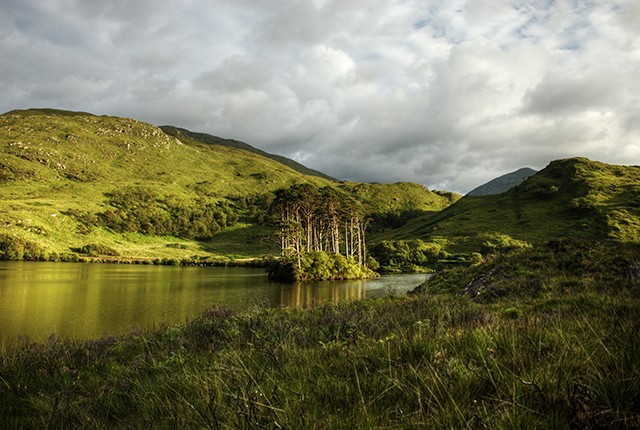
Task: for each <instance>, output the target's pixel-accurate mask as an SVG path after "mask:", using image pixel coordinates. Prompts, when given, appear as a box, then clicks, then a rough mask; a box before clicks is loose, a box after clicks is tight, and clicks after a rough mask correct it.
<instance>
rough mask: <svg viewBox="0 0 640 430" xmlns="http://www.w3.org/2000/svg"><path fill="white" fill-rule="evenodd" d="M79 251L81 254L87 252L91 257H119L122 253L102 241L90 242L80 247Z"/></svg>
mask: <svg viewBox="0 0 640 430" xmlns="http://www.w3.org/2000/svg"><path fill="white" fill-rule="evenodd" d="M77 252H79V253H80V254H87V255H89V256H91V257H97V256H98V255H110V256H114V257H117V256H119V255H120V253H119V252H118V251H116V250H115V249H113V248H111V247H108V246H107V245H103V244H100V243H90V244H88V245H85V246H83V247H82V248H79V249H78V250H77Z"/></svg>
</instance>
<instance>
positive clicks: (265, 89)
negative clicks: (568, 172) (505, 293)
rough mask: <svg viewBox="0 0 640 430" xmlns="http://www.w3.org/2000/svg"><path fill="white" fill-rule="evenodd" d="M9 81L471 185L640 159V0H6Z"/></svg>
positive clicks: (291, 151)
mask: <svg viewBox="0 0 640 430" xmlns="http://www.w3.org/2000/svg"><path fill="white" fill-rule="evenodd" d="M0 94H1V95H2V96H1V97H0V111H1V112H7V111H10V110H13V109H26V108H36V107H47V108H58V109H67V110H73V111H85V112H90V113H93V114H96V115H113V116H123V117H129V118H135V119H137V120H140V121H145V122H149V123H151V124H154V125H174V126H178V127H183V128H187V129H189V130H191V131H196V132H204V133H209V134H213V135H216V136H221V137H225V138H229V139H236V140H241V141H244V142H246V143H249V144H250V145H252V146H254V147H256V148H259V149H262V150H264V151H267V152H270V153H274V154H279V155H284V156H286V157H289V158H292V159H294V160H296V161H298V162H300V163H302V164H304V165H306V166H307V167H310V168H313V169H316V170H319V171H321V172H323V173H326V174H328V175H331V176H333V177H335V178H338V179H341V180H352V181H359V182H399V181H409V182H416V183H420V184H423V185H425V186H427V187H428V188H429V189H437V190H446V191H453V192H457V193H460V194H465V193H466V192H468V191H470V190H471V189H473V188H475V187H477V186H478V185H481V184H483V183H485V182H487V181H489V180H491V179H494V178H495V177H497V176H501V175H503V174H505V173H509V172H512V171H515V170H517V169H519V168H521V167H531V168H534V169H536V170H539V169H542V168H544V167H545V166H546V165H548V164H549V162H551V161H552V160H555V159H560V158H568V157H575V156H582V157H587V158H589V159H591V160H595V161H602V162H605V163H611V164H623V165H635V164H640V2H639V1H637V0H619V1H618V0H529V1H521V0H513V1H511V0H375V1H371V0H369V1H365V0H268V1H267V0H229V1H223V0H0Z"/></svg>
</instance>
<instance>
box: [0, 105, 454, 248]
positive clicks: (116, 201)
mask: <svg viewBox="0 0 640 430" xmlns="http://www.w3.org/2000/svg"><path fill="white" fill-rule="evenodd" d="M167 132H169V133H170V134H167V133H165V131H163V130H162V129H161V128H159V127H155V126H153V125H150V124H146V123H143V122H139V121H136V120H134V119H128V118H118V117H110V116H95V115H92V114H89V113H83V112H68V111H58V110H51V109H30V110H23V111H12V112H8V113H6V114H4V115H0V189H1V190H2V200H0V225H2V230H0V235H4V236H3V237H10V238H15V239H11V240H14V241H15V240H19V241H26V242H30V243H35V244H36V245H37V247H38V248H40V249H42V250H44V251H46V252H54V253H57V254H62V253H68V252H70V251H74V250H76V251H77V250H82V249H87V248H86V247H87V246H88V245H91V247H90V248H91V249H98V248H99V249H101V250H102V251H108V252H109V253H112V254H119V255H121V256H127V257H145V258H160V257H162V258H188V257H192V256H205V257H206V256H227V257H256V256H261V255H266V254H272V253H276V252H277V251H278V249H277V246H276V243H275V241H273V240H270V237H271V235H272V232H273V230H272V229H271V228H269V227H268V226H267V225H265V223H264V222H263V221H264V214H265V212H266V209H267V208H268V205H269V202H270V199H272V198H273V192H274V191H275V190H278V189H281V188H288V187H291V186H293V185H295V184H300V183H310V184H313V185H315V186H318V187H324V186H331V187H339V188H341V189H342V190H343V191H345V192H348V193H360V194H361V196H360V198H361V201H362V202H363V203H364V204H365V206H366V207H367V208H369V210H370V211H373V210H375V211H377V212H379V213H382V214H385V213H393V214H398V213H405V212H406V211H408V210H418V211H424V212H432V211H434V210H440V209H441V208H443V207H446V206H447V205H448V204H450V203H451V202H452V201H454V200H455V196H454V195H449V194H446V193H443V194H437V193H433V192H431V191H429V190H427V189H426V188H425V187H423V186H421V185H418V184H377V185H370V184H367V185H360V184H355V183H345V182H337V181H333V180H329V179H326V178H323V177H320V176H317V175H312V174H304V173H301V172H300V171H297V170H294V169H293V168H291V167H289V166H287V165H285V164H282V163H281V162H279V161H276V160H274V159H272V158H268V157H265V156H262V155H260V154H259V153H256V151H248V150H245V149H240V148H236V147H232V146H230V145H222V144H211V143H212V141H213V140H215V138H213V137H209V138H207V139H209V140H211V141H208V142H205V141H204V140H198V139H194V138H193V137H192V136H195V137H198V138H199V139H205V138H204V137H202V136H203V135H200V134H191V133H186V132H182V131H180V130H178V129H175V128H171V129H169V128H167ZM227 143H228V141H227ZM237 146H242V145H240V144H239V143H238V145H237ZM361 188H364V189H367V190H368V191H367V192H366V193H361V192H360V191H358V190H360V189H361ZM7 240H9V239H7ZM21 243H22V242H21ZM96 244H99V245H101V246H103V247H102V248H101V247H97V248H96V247H95V246H94V245H96ZM23 245H25V244H22V245H20V246H23ZM105 247H106V248H105ZM99 253H104V252H99ZM5 257H6V256H5ZM0 258H2V256H0Z"/></svg>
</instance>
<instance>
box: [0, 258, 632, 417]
mask: <svg viewBox="0 0 640 430" xmlns="http://www.w3.org/2000/svg"><path fill="white" fill-rule="evenodd" d="M587 251H589V250H587ZM577 252H578V251H577V249H574V248H572V249H571V250H568V251H566V253H570V254H572V255H573V257H574V258H575V257H576V255H577ZM589 252H591V254H590V256H591V257H595V256H596V255H595V254H596V253H599V255H600V256H601V257H602V259H601V261H602V264H603V265H605V264H606V267H608V269H609V272H608V274H607V275H606V276H605V275H604V274H603V275H602V276H600V277H599V275H597V273H598V272H593V273H591V272H584V271H583V270H580V268H577V269H575V270H574V269H567V268H566V267H564V263H563V262H566V261H568V260H569V256H568V255H567V256H565V257H564V258H560V257H561V256H560V255H558V253H557V252H553V251H550V250H549V249H546V253H547V256H546V257H543V256H542V253H541V251H540V250H525V251H520V252H519V253H518V254H516V255H513V256H510V257H505V258H498V259H496V260H493V261H491V262H489V263H486V264H485V265H483V266H478V267H475V268H472V269H469V270H467V271H456V272H455V273H450V274H449V277H448V282H447V286H448V288H449V291H448V292H423V293H421V294H416V295H413V296H410V297H386V298H381V299H375V300H366V301H357V302H351V303H341V304H338V305H335V304H328V305H322V306H318V307H314V308H311V309H307V310H301V309H293V308H255V309H252V310H250V311H248V312H245V313H241V314H239V313H236V312H234V311H232V310H231V309H227V308H216V309H212V310H210V311H208V312H206V313H205V314H203V315H202V316H201V318H199V319H197V320H194V321H191V322H189V323H184V324H181V325H175V326H161V327H156V328H149V329H146V330H132V331H130V332H129V333H128V334H126V335H123V336H120V337H104V338H100V339H96V340H87V341H84V342H82V341H62V340H59V339H56V338H51V339H50V340H49V342H48V343H45V344H34V343H31V342H29V341H28V340H27V339H21V340H20V341H19V342H17V343H16V345H14V346H13V348H10V349H9V351H8V352H6V353H5V354H3V355H2V356H1V361H0V378H1V379H0V417H1V418H2V421H3V422H4V423H5V427H6V428H76V427H83V428H147V427H150V428H212V429H218V428H219V429H223V428H254V429H257V428H451V429H465V428H509V429H512V428H620V429H625V428H639V427H640V336H639V335H640V333H639V331H640V300H639V294H638V281H637V280H633V279H629V278H628V277H626V276H625V274H624V271H622V272H619V271H618V270H617V269H616V268H615V265H616V264H620V261H619V260H620V259H622V260H624V259H626V258H628V257H629V255H631V254H628V253H626V251H624V252H622V251H621V252H617V251H616V252H614V251H611V250H609V249H607V248H606V247H597V249H595V250H591V251H589ZM525 267H528V270H523V269H524V268H525ZM604 267H605V266H601V267H599V269H603V268H604ZM494 268H498V269H499V270H494V271H493V272H492V273H493V274H494V275H492V276H489V277H488V278H489V280H488V281H487V287H486V288H487V290H485V291H491V288H493V287H496V285H497V286H499V288H498V287H496V289H495V290H493V291H501V294H500V295H498V294H494V295H490V294H484V295H483V294H480V295H478V296H476V298H475V299H471V298H470V296H469V295H461V294H457V292H459V291H460V290H463V288H464V286H465V285H466V284H467V283H468V282H469V279H476V278H478V274H479V273H486V271H487V270H491V269H494ZM516 269H518V270H516ZM496 273H501V275H495V274H496ZM531 273H545V275H544V278H543V280H542V282H541V284H540V285H539V286H538V288H539V291H538V292H535V291H533V290H529V291H525V292H521V291H520V290H519V289H518V288H515V289H514V290H513V291H510V290H508V285H513V286H516V287H517V286H518V285H526V284H527V283H530V279H529V278H530V277H531ZM506 278H509V279H511V282H509V283H508V282H506V280H505V279H506ZM434 282H435V283H434V286H439V288H440V289H441V290H444V287H443V284H442V283H440V284H438V282H441V281H434ZM567 283H568V284H569V285H571V288H573V289H574V290H576V291H574V292H571V293H568V292H567V290H566V285H567ZM536 285H538V284H536ZM548 285H552V287H548ZM429 288H430V287H429V286H427V290H428V289H429ZM532 288H533V287H532Z"/></svg>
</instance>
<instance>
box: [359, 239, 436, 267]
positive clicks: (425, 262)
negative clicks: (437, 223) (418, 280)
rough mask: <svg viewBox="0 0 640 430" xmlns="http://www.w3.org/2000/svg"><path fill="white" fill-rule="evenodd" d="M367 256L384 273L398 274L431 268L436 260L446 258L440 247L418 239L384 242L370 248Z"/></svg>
mask: <svg viewBox="0 0 640 430" xmlns="http://www.w3.org/2000/svg"><path fill="white" fill-rule="evenodd" d="M369 255H370V256H371V257H372V258H374V259H375V260H376V261H377V263H378V264H379V266H380V269H381V270H383V271H385V272H399V271H403V270H404V268H412V269H411V270H410V271H415V270H416V269H418V270H419V269H420V268H424V267H431V268H432V267H433V266H435V265H436V264H437V263H438V260H441V259H444V258H446V256H447V254H446V253H445V252H444V251H443V249H442V246H441V245H439V244H437V243H434V242H423V241H422V240H419V239H414V240H406V241H405V240H384V241H382V242H379V243H377V244H375V245H373V246H372V247H370V248H369Z"/></svg>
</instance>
